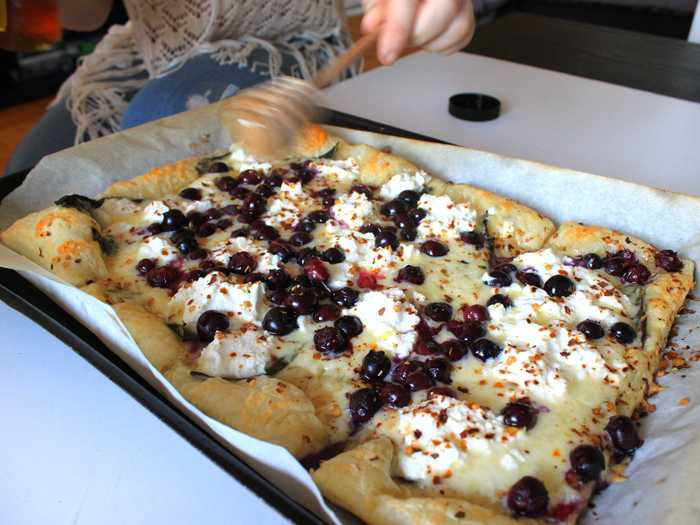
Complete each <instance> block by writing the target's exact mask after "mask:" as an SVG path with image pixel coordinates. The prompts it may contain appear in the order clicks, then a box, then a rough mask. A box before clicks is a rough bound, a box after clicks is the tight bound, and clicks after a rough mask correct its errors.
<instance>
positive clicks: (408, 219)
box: [392, 213, 416, 230]
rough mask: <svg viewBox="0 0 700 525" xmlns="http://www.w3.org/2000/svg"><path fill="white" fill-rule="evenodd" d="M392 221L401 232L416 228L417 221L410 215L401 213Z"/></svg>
mask: <svg viewBox="0 0 700 525" xmlns="http://www.w3.org/2000/svg"><path fill="white" fill-rule="evenodd" d="M392 220H393V221H394V224H395V225H396V227H397V228H399V229H400V230H404V229H406V228H412V229H415V228H416V221H415V220H413V217H412V216H411V215H410V214H409V213H399V214H398V215H394V216H393V217H392Z"/></svg>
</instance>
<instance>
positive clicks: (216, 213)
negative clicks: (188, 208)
mask: <svg viewBox="0 0 700 525" xmlns="http://www.w3.org/2000/svg"><path fill="white" fill-rule="evenodd" d="M223 214H224V212H222V211H221V210H218V209H216V208H209V209H208V210H207V211H206V212H204V220H205V221H215V220H216V219H220V218H221V216H222V215H223Z"/></svg>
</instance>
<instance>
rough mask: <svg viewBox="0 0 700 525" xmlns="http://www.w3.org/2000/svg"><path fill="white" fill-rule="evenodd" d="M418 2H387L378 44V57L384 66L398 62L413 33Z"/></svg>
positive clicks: (396, 0) (410, 0)
mask: <svg viewBox="0 0 700 525" xmlns="http://www.w3.org/2000/svg"><path fill="white" fill-rule="evenodd" d="M417 6H418V0H386V2H384V9H385V11H384V13H385V15H386V16H385V18H384V27H383V29H382V32H381V34H380V35H379V42H378V43H377V55H378V57H379V61H380V62H381V63H382V64H384V65H390V64H392V63H394V62H395V61H396V59H397V58H398V57H399V54H400V53H401V51H403V49H404V48H405V47H406V46H407V45H408V42H409V41H410V39H411V35H412V33H413V20H414V18H415V16H416V8H417Z"/></svg>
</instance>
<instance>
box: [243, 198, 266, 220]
mask: <svg viewBox="0 0 700 525" xmlns="http://www.w3.org/2000/svg"><path fill="white" fill-rule="evenodd" d="M266 206H267V202H266V200H265V197H263V196H262V195H258V194H257V193H251V194H250V195H248V196H247V197H246V198H245V199H244V200H243V203H242V204H241V212H242V213H245V214H247V215H250V216H252V217H258V216H260V215H262V213H263V212H264V211H265V207H266Z"/></svg>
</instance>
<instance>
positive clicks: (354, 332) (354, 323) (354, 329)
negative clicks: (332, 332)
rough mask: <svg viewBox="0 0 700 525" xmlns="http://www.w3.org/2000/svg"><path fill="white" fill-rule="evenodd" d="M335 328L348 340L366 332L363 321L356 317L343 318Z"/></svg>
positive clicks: (346, 316) (347, 316)
mask: <svg viewBox="0 0 700 525" xmlns="http://www.w3.org/2000/svg"><path fill="white" fill-rule="evenodd" d="M334 326H335V327H336V328H337V329H338V330H340V331H341V332H343V333H344V334H345V335H346V336H348V338H353V337H357V336H358V335H360V334H361V333H362V331H363V330H364V326H363V324H362V321H360V318H359V317H356V316H354V315H344V316H342V317H341V318H339V319H338V320H337V321H336V322H335V323H334Z"/></svg>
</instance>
